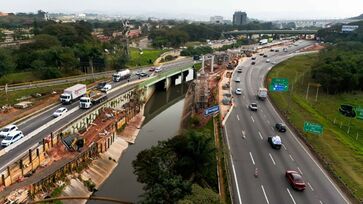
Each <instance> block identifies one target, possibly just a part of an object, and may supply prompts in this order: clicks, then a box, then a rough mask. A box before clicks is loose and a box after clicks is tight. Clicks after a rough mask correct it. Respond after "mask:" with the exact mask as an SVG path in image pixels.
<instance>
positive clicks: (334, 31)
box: [317, 21, 363, 43]
mask: <svg viewBox="0 0 363 204" xmlns="http://www.w3.org/2000/svg"><path fill="white" fill-rule="evenodd" d="M350 24H351V25H358V26H359V28H358V29H357V30H355V31H354V32H350V33H342V32H341V31H342V25H341V24H339V25H335V26H332V27H330V28H326V29H321V30H319V31H318V34H317V36H318V37H320V39H321V40H323V41H325V42H330V43H337V42H342V41H360V42H363V21H358V22H353V23H350Z"/></svg>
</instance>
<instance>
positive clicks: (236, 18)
mask: <svg viewBox="0 0 363 204" xmlns="http://www.w3.org/2000/svg"><path fill="white" fill-rule="evenodd" d="M246 24H247V13H246V12H242V11H236V12H234V14H233V25H246Z"/></svg>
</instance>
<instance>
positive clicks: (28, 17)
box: [0, 11, 44, 28]
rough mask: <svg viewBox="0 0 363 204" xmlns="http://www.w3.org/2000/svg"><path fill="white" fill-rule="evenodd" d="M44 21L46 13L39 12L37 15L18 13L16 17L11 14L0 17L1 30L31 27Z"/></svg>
mask: <svg viewBox="0 0 363 204" xmlns="http://www.w3.org/2000/svg"><path fill="white" fill-rule="evenodd" d="M41 21H44V12H43V11H38V13H36V14H25V13H17V14H16V15H14V14H13V13H10V14H9V15H8V16H1V17H0V27H1V28H19V27H29V26H32V25H33V24H34V23H35V22H41Z"/></svg>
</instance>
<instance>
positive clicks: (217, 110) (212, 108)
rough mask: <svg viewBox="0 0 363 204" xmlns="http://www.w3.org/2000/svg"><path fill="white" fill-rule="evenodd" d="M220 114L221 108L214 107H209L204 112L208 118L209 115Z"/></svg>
mask: <svg viewBox="0 0 363 204" xmlns="http://www.w3.org/2000/svg"><path fill="white" fill-rule="evenodd" d="M217 112H219V106H218V105H217V106H212V107H209V108H207V109H205V110H204V115H205V116H208V115H211V114H213V113H217Z"/></svg>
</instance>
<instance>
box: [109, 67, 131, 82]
mask: <svg viewBox="0 0 363 204" xmlns="http://www.w3.org/2000/svg"><path fill="white" fill-rule="evenodd" d="M130 76H131V71H130V70H129V69H125V70H123V71H119V72H116V73H114V74H113V75H112V80H113V81H114V82H119V81H121V80H123V79H128V78H130Z"/></svg>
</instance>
